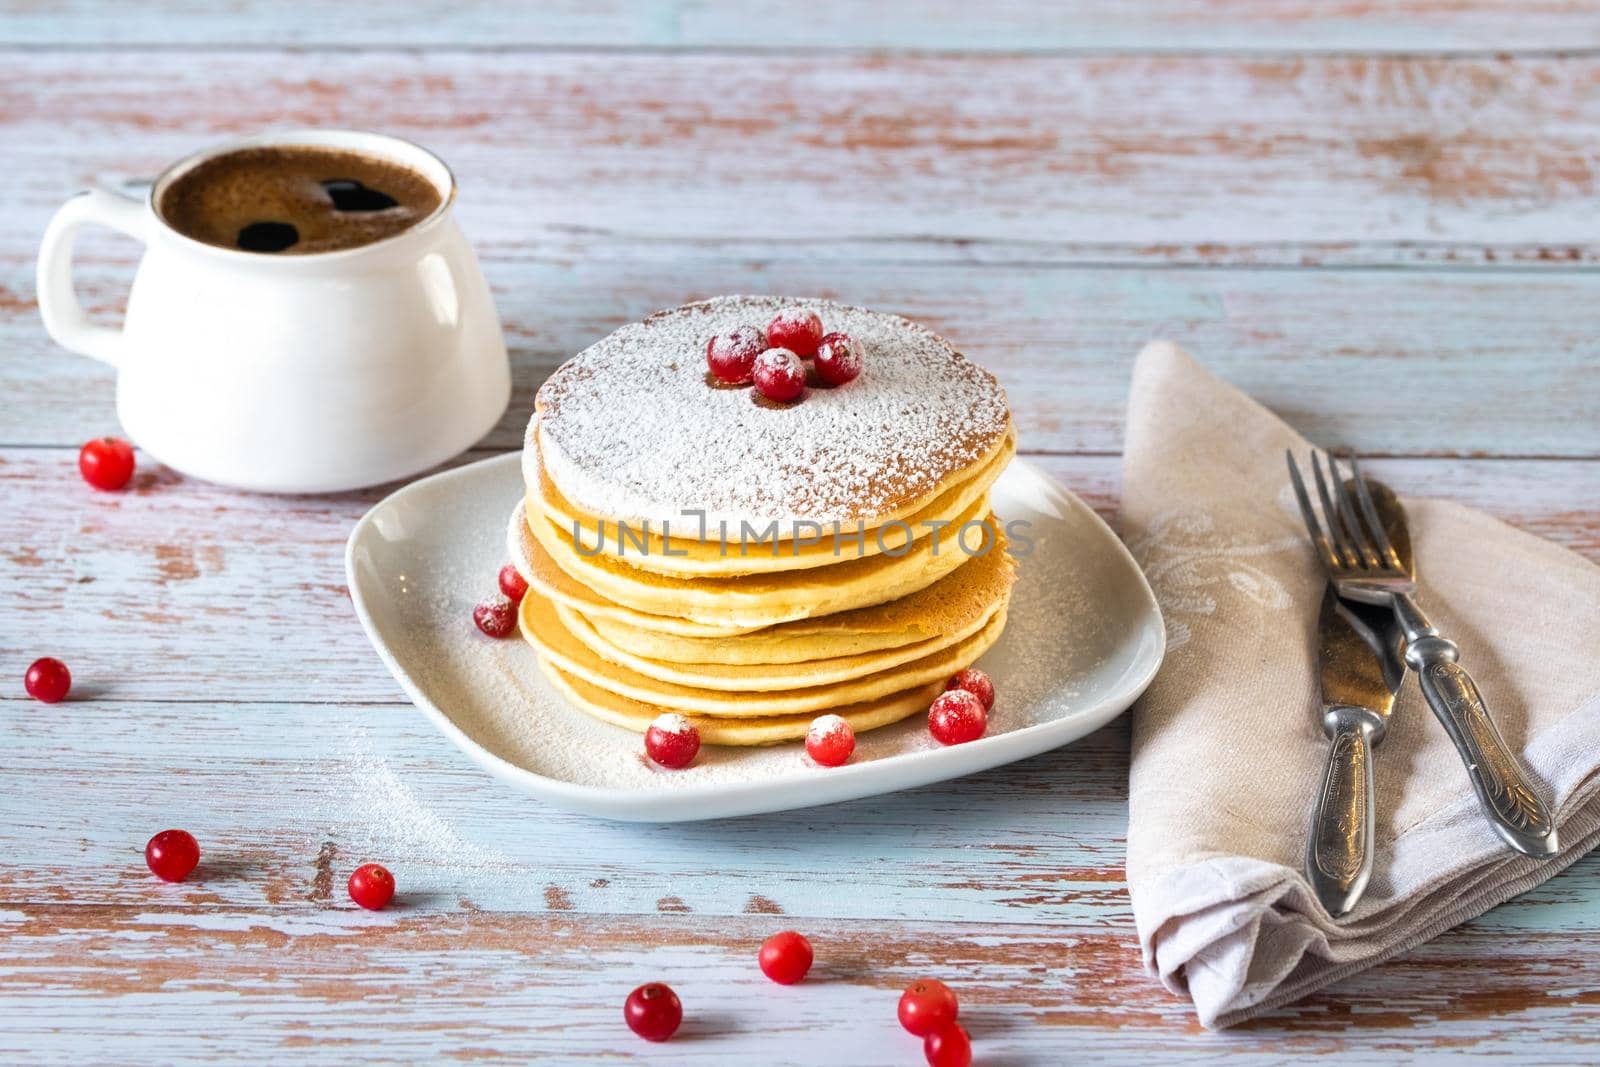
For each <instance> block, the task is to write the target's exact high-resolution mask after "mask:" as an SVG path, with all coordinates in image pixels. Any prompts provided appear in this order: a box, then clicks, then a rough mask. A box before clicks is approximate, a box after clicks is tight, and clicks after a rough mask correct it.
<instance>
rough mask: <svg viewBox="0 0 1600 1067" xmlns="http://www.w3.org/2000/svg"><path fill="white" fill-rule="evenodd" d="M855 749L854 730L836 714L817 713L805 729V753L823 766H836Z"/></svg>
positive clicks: (846, 758) (842, 762)
mask: <svg viewBox="0 0 1600 1067" xmlns="http://www.w3.org/2000/svg"><path fill="white" fill-rule="evenodd" d="M855 750H856V732H855V731H854V730H853V729H851V728H850V724H849V723H848V722H846V721H845V720H843V719H841V718H840V717H839V716H837V715H818V716H817V717H816V718H815V719H812V720H811V728H810V729H809V730H807V731H806V755H808V756H810V757H811V759H812V760H813V761H814V762H816V763H820V764H821V765H822V766H824V767H838V766H841V765H843V764H844V762H845V761H846V760H848V759H849V758H850V753H852V752H854V751H855Z"/></svg>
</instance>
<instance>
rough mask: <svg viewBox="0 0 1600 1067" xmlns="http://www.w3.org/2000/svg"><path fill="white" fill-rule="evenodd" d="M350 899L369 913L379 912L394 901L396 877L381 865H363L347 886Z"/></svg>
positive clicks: (351, 876)
mask: <svg viewBox="0 0 1600 1067" xmlns="http://www.w3.org/2000/svg"><path fill="white" fill-rule="evenodd" d="M346 888H347V889H349V891H350V899H351V900H353V901H355V902H356V903H357V904H360V905H361V906H362V907H363V908H366V909H367V910H368V911H378V910H380V909H382V908H383V907H384V906H385V905H387V904H388V903H389V901H391V900H393V899H394V875H392V874H390V873H389V868H387V867H385V866H383V864H381V863H363V864H362V865H361V866H359V867H357V868H356V869H355V871H354V872H352V873H351V875H350V882H349V884H348V885H347V886H346Z"/></svg>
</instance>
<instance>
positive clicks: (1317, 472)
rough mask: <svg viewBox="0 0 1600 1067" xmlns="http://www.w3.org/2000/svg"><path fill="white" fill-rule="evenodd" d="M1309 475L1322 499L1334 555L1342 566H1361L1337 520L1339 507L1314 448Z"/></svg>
mask: <svg viewBox="0 0 1600 1067" xmlns="http://www.w3.org/2000/svg"><path fill="white" fill-rule="evenodd" d="M1311 476H1312V477H1313V478H1314V479H1316V482H1317V496H1318V497H1319V498H1320V499H1321V500H1322V518H1323V520H1324V521H1325V522H1327V524H1328V533H1329V535H1330V538H1331V539H1332V541H1333V550H1334V555H1335V556H1336V557H1337V558H1338V560H1339V565H1340V566H1342V567H1354V568H1357V569H1359V568H1360V567H1361V556H1360V554H1359V553H1357V552H1356V550H1355V549H1354V548H1352V547H1350V544H1349V542H1348V541H1347V540H1346V539H1345V534H1344V526H1343V525H1342V524H1341V523H1340V522H1339V509H1338V508H1336V507H1334V506H1333V498H1332V497H1330V496H1329V495H1328V483H1327V480H1326V479H1324V478H1323V476H1322V463H1321V456H1319V455H1318V453H1317V451H1316V449H1312V450H1311Z"/></svg>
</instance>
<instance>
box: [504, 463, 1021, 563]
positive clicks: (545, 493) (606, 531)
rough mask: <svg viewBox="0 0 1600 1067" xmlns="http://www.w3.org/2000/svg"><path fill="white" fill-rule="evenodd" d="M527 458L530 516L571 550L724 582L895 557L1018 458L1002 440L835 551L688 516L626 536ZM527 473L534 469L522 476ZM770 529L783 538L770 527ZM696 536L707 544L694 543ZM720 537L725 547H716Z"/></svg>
mask: <svg viewBox="0 0 1600 1067" xmlns="http://www.w3.org/2000/svg"><path fill="white" fill-rule="evenodd" d="M530 455H531V456H534V457H535V458H534V460H533V462H532V463H531V464H530V463H529V462H528V461H527V460H526V458H525V459H524V471H523V476H524V477H525V478H528V479H530V480H531V482H530V484H534V485H537V487H538V488H537V491H536V492H530V493H529V494H528V499H527V504H528V509H529V512H530V514H531V513H535V512H538V511H542V512H543V513H544V514H545V515H546V516H547V517H548V518H549V519H550V521H551V522H553V523H555V525H556V526H558V527H559V528H561V529H562V530H565V531H567V532H569V533H570V534H572V537H573V542H574V544H577V545H581V546H582V547H583V549H584V551H586V552H590V553H596V552H604V553H605V554H607V555H611V556H613V557H615V558H619V559H623V560H626V561H627V562H629V563H631V564H632V565H633V566H635V567H637V568H639V569H640V570H645V571H650V572H652V573H655V574H666V575H674V576H678V577H728V576H735V575H742V574H770V573H773V572H776V571H789V570H802V569H805V568H808V567H826V566H829V565H831V564H834V563H837V562H839V561H840V558H841V556H840V553H841V552H844V553H846V554H847V556H848V557H852V558H853V557H856V556H860V555H868V556H871V555H878V554H880V553H884V552H894V551H896V550H897V549H899V548H901V547H902V546H904V545H906V544H907V543H909V542H910V541H912V540H913V539H914V538H915V537H919V536H922V535H924V534H928V533H931V532H932V531H933V530H935V529H943V528H945V527H948V526H950V525H951V524H952V523H954V522H956V521H957V520H958V518H959V517H960V516H961V515H962V514H963V513H964V512H966V511H967V510H968V509H969V508H970V507H971V506H972V504H973V502H974V501H976V500H977V499H978V498H979V497H981V496H982V495H983V494H984V493H986V492H987V491H988V490H989V487H990V486H992V485H993V484H994V482H995V480H996V479H997V478H999V477H1000V474H1001V472H1002V471H1004V470H1005V468H1006V464H1008V463H1010V462H1011V457H1012V456H1014V455H1016V444H1015V441H1014V439H1013V438H1012V437H1011V436H1010V435H1007V436H1006V437H1005V438H1004V439H1003V440H1002V441H1001V443H1000V448H999V449H997V450H996V451H995V453H994V455H992V456H990V457H989V458H988V459H986V460H984V461H983V463H981V464H979V466H978V467H977V468H976V469H975V470H971V471H963V472H962V473H961V475H960V476H958V477H957V478H955V479H953V480H952V481H951V482H950V483H949V484H948V485H947V486H946V487H944V488H943V489H942V491H941V492H940V493H939V494H938V495H937V496H935V497H934V499H933V500H931V501H930V502H929V503H928V504H927V505H926V506H925V507H923V508H921V509H920V510H918V511H916V512H913V513H912V514H910V515H908V516H906V518H905V519H904V520H895V521H894V522H892V523H889V524H886V525H883V526H880V527H878V529H877V530H876V531H872V532H865V531H863V530H862V529H861V528H860V527H858V526H853V525H851V526H844V527H841V528H839V529H838V532H839V538H840V539H839V541H838V542H837V543H836V540H835V537H834V532H835V527H832V526H828V527H819V528H817V529H815V530H812V529H809V528H807V529H804V530H802V531H801V536H798V537H790V538H787V539H782V540H776V539H770V538H769V539H766V540H762V539H761V535H762V533H763V532H764V531H762V530H757V529H755V528H753V527H752V528H750V530H749V532H748V533H745V534H744V536H743V538H741V531H740V530H739V529H737V528H729V529H728V530H726V531H725V532H724V531H719V530H718V528H717V527H714V526H708V527H706V528H705V529H704V530H702V529H701V528H700V523H699V521H698V520H697V519H696V518H695V517H694V516H692V515H689V516H684V517H682V518H681V519H680V520H677V521H674V522H673V523H671V524H670V526H668V527H666V528H665V530H664V529H663V528H662V527H660V526H650V527H648V528H642V527H632V526H630V527H628V528H627V529H626V531H624V530H623V529H621V528H619V526H618V525H617V524H616V523H614V522H606V521H605V520H603V519H596V518H595V517H594V516H590V515H585V514H583V513H582V512H581V511H580V510H579V509H578V508H576V507H574V506H573V505H572V503H571V501H569V500H567V499H566V498H565V497H563V496H562V495H561V491H560V490H559V489H558V488H556V486H555V483H554V482H552V481H551V480H550V476H549V472H547V471H546V470H545V469H544V467H543V465H542V464H541V463H539V462H538V460H537V449H536V448H534V447H532V446H530V447H529V449H527V450H526V451H525V452H524V456H525V457H526V456H530ZM530 466H531V467H532V468H533V469H531V470H530V469H528V468H529V467H530ZM771 528H772V529H773V530H775V531H777V532H778V533H782V532H783V531H782V530H781V529H780V528H779V527H778V526H777V525H776V524H773V525H772V526H771ZM673 531H678V532H677V533H674V532H673ZM663 533H665V534H667V536H663ZM702 533H704V534H705V538H706V539H705V540H701V539H700V535H701V534H702ZM863 533H865V535H864V536H863ZM680 534H681V535H680ZM723 536H725V537H726V543H723V541H722V539H721V538H722V537H723ZM858 542H859V544H858Z"/></svg>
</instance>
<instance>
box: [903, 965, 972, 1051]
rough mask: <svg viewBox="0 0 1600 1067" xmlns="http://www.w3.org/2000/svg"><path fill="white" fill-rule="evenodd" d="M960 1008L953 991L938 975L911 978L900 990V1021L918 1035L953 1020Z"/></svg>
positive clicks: (930, 1031)
mask: <svg viewBox="0 0 1600 1067" xmlns="http://www.w3.org/2000/svg"><path fill="white" fill-rule="evenodd" d="M960 1010H961V1005H959V1004H958V1003H956V995H955V994H954V993H952V992H950V987H949V986H947V985H945V984H944V983H943V982H941V981H939V980H938V979H937V978H924V979H922V980H921V981H918V982H913V983H911V985H909V986H907V987H906V991H905V992H904V993H901V994H900V1025H901V1026H903V1027H905V1028H906V1029H907V1030H908V1031H910V1032H911V1033H913V1034H916V1035H917V1036H918V1037H927V1036H928V1035H929V1034H931V1033H933V1032H934V1031H935V1030H941V1029H943V1028H944V1027H946V1026H950V1025H952V1024H954V1023H955V1021H956V1014H957V1013H958V1012H959V1011H960Z"/></svg>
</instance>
